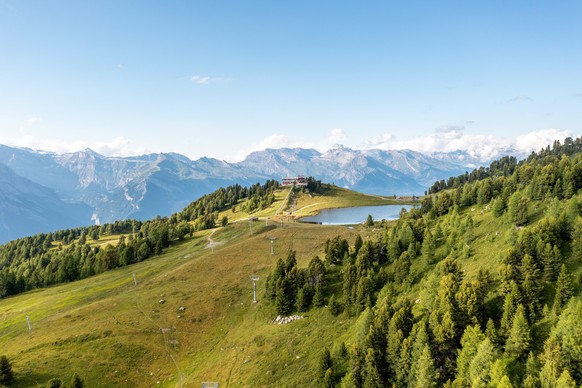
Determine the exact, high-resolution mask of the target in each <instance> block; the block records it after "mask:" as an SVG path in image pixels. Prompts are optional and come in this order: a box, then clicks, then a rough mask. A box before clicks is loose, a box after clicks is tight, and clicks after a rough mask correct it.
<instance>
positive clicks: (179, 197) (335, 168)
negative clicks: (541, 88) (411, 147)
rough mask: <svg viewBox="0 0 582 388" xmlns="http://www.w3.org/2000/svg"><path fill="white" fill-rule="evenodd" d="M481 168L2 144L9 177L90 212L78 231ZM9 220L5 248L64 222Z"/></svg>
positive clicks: (24, 211) (390, 156) (392, 157)
mask: <svg viewBox="0 0 582 388" xmlns="http://www.w3.org/2000/svg"><path fill="white" fill-rule="evenodd" d="M482 163H483V162H481V161H479V160H476V159H474V158H471V157H470V156H469V155H467V154H466V153H462V152H461V153H459V152H456V153H450V154H447V153H439V154H435V155H424V154H421V153H418V152H413V151H406V150H403V151H383V150H368V151H358V150H352V149H349V148H345V147H341V146H336V147H334V148H332V149H330V150H328V151H327V152H325V153H320V152H318V151H316V150H313V149H301V148H294V149H288V148H282V149H268V150H264V151H258V152H254V153H252V154H250V155H249V156H248V157H247V158H246V159H245V160H243V161H241V162H238V163H228V162H225V161H221V160H217V159H213V158H207V157H203V158H200V159H197V160H190V159H189V158H187V157H185V156H183V155H180V154H176V153H156V154H148V155H141V156H133V157H107V156H103V155H100V154H98V153H96V152H94V151H92V150H90V149H86V150H83V151H79V152H73V153H65V154H57V153H52V152H44V151H34V150H30V149H26V148H14V147H7V146H4V145H0V165H4V167H8V168H10V169H11V174H12V175H11V176H13V175H14V174H16V175H17V176H18V178H19V179H20V181H21V182H25V181H27V182H30V185H31V186H33V187H31V188H30V190H33V189H34V187H36V186H38V185H40V186H43V187H44V188H45V190H47V191H50V192H51V195H52V196H55V197H57V198H58V199H60V200H61V201H63V202H65V203H67V204H70V203H73V204H77V205H79V204H81V205H83V206H84V207H87V208H89V209H90V210H89V211H88V212H89V214H85V213H86V212H82V213H79V214H78V215H77V217H76V218H75V219H74V224H73V225H75V226H86V225H91V224H105V223H112V222H115V221H116V220H125V219H127V218H132V219H137V220H140V221H144V220H148V219H151V218H153V217H156V216H158V215H159V216H162V217H167V216H170V215H171V214H172V213H175V212H178V211H180V210H181V209H183V208H184V207H185V206H187V205H188V204H189V203H190V202H192V201H194V200H195V199H197V198H199V197H201V196H203V195H205V194H209V193H211V192H213V191H214V190H217V189H219V188H220V187H226V186H229V185H236V184H239V185H243V186H248V185H252V184H254V183H256V182H263V181H265V180H269V179H275V180H280V179H281V178H283V177H285V176H297V175H304V176H310V175H311V176H314V177H316V178H317V179H319V180H322V181H324V182H329V183H334V184H335V185H337V186H339V187H345V188H350V189H353V190H357V191H361V192H364V193H373V194H380V195H394V194H398V195H401V194H406V195H411V194H416V195H420V194H422V193H424V192H425V190H426V189H427V187H428V186H429V185H430V184H432V183H433V182H434V181H435V180H436V179H443V178H445V177H447V176H449V175H454V174H459V173H461V172H463V171H465V170H466V169H467V168H468V166H475V165H480V164H482ZM471 168H472V167H471ZM4 175H6V174H5V171H4V169H2V170H0V180H3V179H8V178H9V177H8V175H6V176H4ZM10 179H13V178H10ZM34 185H36V186H34ZM41 205H45V206H41ZM4 206H5V207H6V208H7V210H6V211H7V212H8V213H11V214H15V213H18V214H21V215H23V217H24V218H30V219H33V218H34V217H35V216H36V214H38V212H39V211H40V212H43V211H44V212H45V213H47V214H48V213H50V211H51V209H50V206H49V205H48V204H44V203H42V202H41V203H33V204H28V203H19V204H18V206H17V205H14V204H13V203H11V202H6V203H5V204H4ZM3 221H4V223H6V224H7V226H8V227H11V228H13V229H14V232H16V231H17V230H18V231H19V233H18V234H16V233H12V234H4V233H2V230H1V229H0V243H4V242H6V241H9V240H11V239H12V238H14V237H24V236H26V235H31V234H34V233H37V232H45V233H48V232H51V231H55V230H56V229H55V228H54V226H55V225H58V223H59V220H58V217H53V218H51V219H49V220H44V219H42V218H41V219H37V220H36V221H37V222H35V223H34V228H32V227H31V228H29V229H26V228H25V229H24V230H22V231H20V228H18V227H22V226H24V227H26V225H29V224H18V223H17V221H16V219H13V218H9V217H6V218H4V219H3ZM30 225H31V224H30ZM67 225H68V224H67Z"/></svg>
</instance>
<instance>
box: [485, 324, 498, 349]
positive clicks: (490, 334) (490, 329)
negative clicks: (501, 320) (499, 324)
mask: <svg viewBox="0 0 582 388" xmlns="http://www.w3.org/2000/svg"><path fill="white" fill-rule="evenodd" d="M485 336H486V337H487V338H489V341H491V343H492V344H493V346H499V335H498V334H497V329H496V328H495V323H494V322H493V319H491V318H489V320H488V321H487V326H486V327H485Z"/></svg>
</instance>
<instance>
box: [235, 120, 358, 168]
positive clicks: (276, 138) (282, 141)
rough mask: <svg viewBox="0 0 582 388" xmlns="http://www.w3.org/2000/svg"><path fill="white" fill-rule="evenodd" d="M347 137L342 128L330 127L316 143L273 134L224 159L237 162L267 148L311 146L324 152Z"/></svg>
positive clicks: (300, 138) (341, 142)
mask: <svg viewBox="0 0 582 388" xmlns="http://www.w3.org/2000/svg"><path fill="white" fill-rule="evenodd" d="M347 138H348V136H347V134H346V132H345V131H344V130H343V129H342V128H334V129H332V130H331V131H329V133H328V134H327V135H326V136H325V137H324V138H323V139H321V140H320V141H319V142H316V143H314V142H311V141H307V140H305V139H304V138H302V137H289V136H286V135H280V134H273V135H270V136H267V137H266V138H264V139H263V140H261V141H260V142H258V143H256V144H254V145H252V146H250V147H247V148H244V149H242V150H239V151H238V152H237V153H236V155H231V156H228V157H227V158H226V160H227V161H229V162H239V161H241V160H243V159H244V158H246V157H247V156H248V155H249V154H251V153H253V152H256V151H262V150H266V149H268V148H272V149H277V148H311V149H315V150H317V151H320V152H325V151H327V150H329V149H330V148H331V147H333V146H334V145H336V144H343V143H344V142H345V141H346V140H347Z"/></svg>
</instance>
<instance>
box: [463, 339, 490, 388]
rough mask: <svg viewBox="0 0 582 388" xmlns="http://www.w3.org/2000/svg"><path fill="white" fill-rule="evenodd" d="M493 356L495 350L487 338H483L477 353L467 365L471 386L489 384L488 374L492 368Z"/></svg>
mask: <svg viewBox="0 0 582 388" xmlns="http://www.w3.org/2000/svg"><path fill="white" fill-rule="evenodd" d="M495 356H496V354H495V348H494V347H493V345H492V344H491V341H489V338H485V339H484V340H483V341H482V342H481V343H480V344H479V347H478V348H477V353H476V354H475V357H474V358H473V359H472V360H471V363H470V365H469V376H470V381H471V383H472V384H483V385H487V384H488V383H489V380H490V375H489V372H490V370H491V367H492V366H493V362H494V360H495Z"/></svg>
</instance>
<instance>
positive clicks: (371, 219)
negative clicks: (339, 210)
mask: <svg viewBox="0 0 582 388" xmlns="http://www.w3.org/2000/svg"><path fill="white" fill-rule="evenodd" d="M365 225H366V226H367V227H371V226H374V219H373V218H372V215H371V214H368V218H366V224H365Z"/></svg>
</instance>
